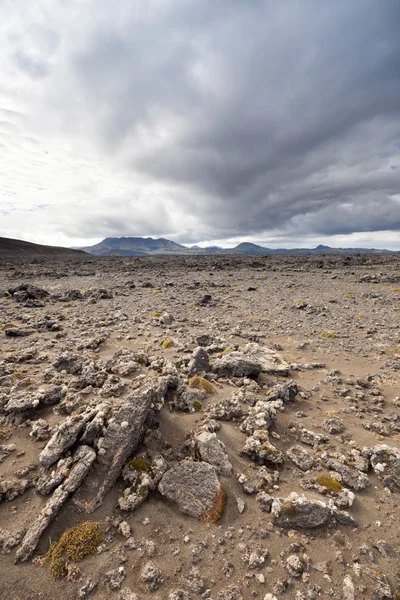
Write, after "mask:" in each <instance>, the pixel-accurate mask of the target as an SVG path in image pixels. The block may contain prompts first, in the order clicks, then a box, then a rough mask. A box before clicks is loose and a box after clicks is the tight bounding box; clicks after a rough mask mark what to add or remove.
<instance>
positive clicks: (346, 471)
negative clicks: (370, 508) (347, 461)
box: [321, 458, 371, 492]
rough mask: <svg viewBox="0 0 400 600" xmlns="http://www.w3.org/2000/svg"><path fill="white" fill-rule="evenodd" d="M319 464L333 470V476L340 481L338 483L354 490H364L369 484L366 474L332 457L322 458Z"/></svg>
mask: <svg viewBox="0 0 400 600" xmlns="http://www.w3.org/2000/svg"><path fill="white" fill-rule="evenodd" d="M321 466H323V467H324V468H326V469H329V470H331V471H334V473H335V475H334V476H335V477H336V478H337V479H338V480H339V481H340V483H344V484H345V485H347V486H348V487H349V488H351V489H352V490H355V491H356V492H359V491H361V490H365V489H366V488H367V487H369V486H370V485H371V481H370V480H369V478H368V476H367V475H365V474H364V473H361V472H360V471H358V470H357V469H354V468H352V467H348V466H346V465H344V464H343V463H341V462H339V461H338V460H335V459H333V458H326V459H322V463H321Z"/></svg>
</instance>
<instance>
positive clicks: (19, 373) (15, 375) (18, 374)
mask: <svg viewBox="0 0 400 600" xmlns="http://www.w3.org/2000/svg"><path fill="white" fill-rule="evenodd" d="M11 377H13V378H14V379H25V378H26V377H27V375H26V373H23V372H22V371H14V373H13V374H12V375H11Z"/></svg>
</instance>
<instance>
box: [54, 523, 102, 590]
mask: <svg viewBox="0 0 400 600" xmlns="http://www.w3.org/2000/svg"><path fill="white" fill-rule="evenodd" d="M103 540H104V533H103V531H102V530H101V529H100V527H99V525H98V524H97V523H95V522H94V521H84V522H83V523H79V524H78V525H75V527H71V528H70V529H67V530H66V531H64V533H63V534H62V536H61V537H60V539H59V540H58V541H57V542H54V544H52V545H51V546H50V548H49V550H48V552H47V553H46V554H45V556H44V561H45V562H48V564H49V568H50V572H51V574H52V576H53V577H54V578H55V579H57V578H58V577H63V576H64V575H66V574H67V565H68V559H70V560H73V561H78V560H82V558H84V556H87V555H88V554H94V553H95V552H96V550H97V546H98V545H99V544H100V543H101V542H102V541H103Z"/></svg>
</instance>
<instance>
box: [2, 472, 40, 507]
mask: <svg viewBox="0 0 400 600" xmlns="http://www.w3.org/2000/svg"><path fill="white" fill-rule="evenodd" d="M31 487H32V482H31V481H30V480H28V479H18V478H17V477H13V476H11V477H7V478H3V477H0V502H3V500H8V501H9V502H10V501H11V500H14V498H18V496H21V495H22V494H23V493H24V492H26V490H29V488H31Z"/></svg>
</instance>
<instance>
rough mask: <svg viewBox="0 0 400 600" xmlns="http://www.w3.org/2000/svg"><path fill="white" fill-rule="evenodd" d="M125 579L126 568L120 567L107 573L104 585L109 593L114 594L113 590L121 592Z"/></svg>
mask: <svg viewBox="0 0 400 600" xmlns="http://www.w3.org/2000/svg"><path fill="white" fill-rule="evenodd" d="M125 577H126V575H125V569H124V567H118V569H113V570H112V571H107V573H105V575H104V585H105V587H106V588H107V590H108V591H109V592H112V591H113V590H119V588H120V587H121V585H122V583H123V581H124V579H125Z"/></svg>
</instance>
